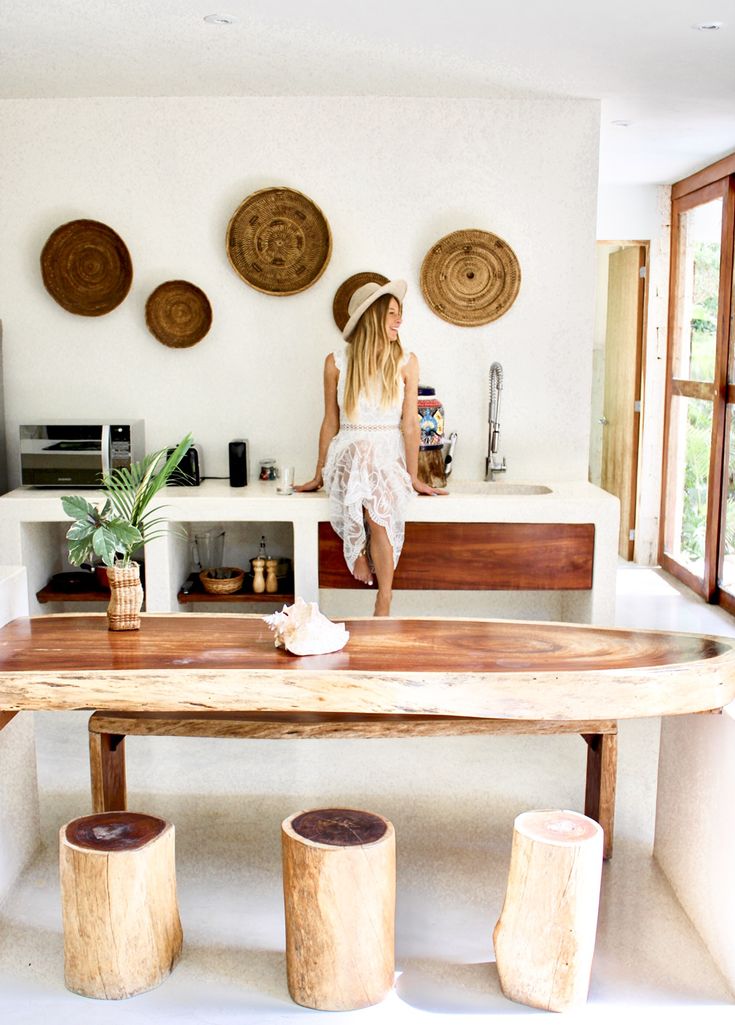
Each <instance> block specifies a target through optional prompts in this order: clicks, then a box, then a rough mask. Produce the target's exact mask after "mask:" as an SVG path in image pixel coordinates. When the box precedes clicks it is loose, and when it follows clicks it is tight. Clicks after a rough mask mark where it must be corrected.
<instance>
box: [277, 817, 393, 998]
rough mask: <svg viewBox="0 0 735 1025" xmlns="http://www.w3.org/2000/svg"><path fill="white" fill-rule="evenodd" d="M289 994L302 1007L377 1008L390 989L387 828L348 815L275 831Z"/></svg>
mask: <svg viewBox="0 0 735 1025" xmlns="http://www.w3.org/2000/svg"><path fill="white" fill-rule="evenodd" d="M281 841H282V850H283V895H284V905H285V911H286V969H287V975H288V991H289V993H290V994H291V997H292V999H293V1000H294V1001H295V1002H296V1003H297V1004H301V1005H302V1006H304V1007H313V1008H316V1009H317V1010H322V1011H347V1010H353V1009H356V1008H359V1007H369V1006H370V1005H371V1004H377V1003H379V1001H381V1000H382V999H383V997H384V996H385V995H386V994H387V993H388V992H389V990H390V989H391V987H392V986H393V977H394V965H395V955H394V946H395V900H396V883H395V874H396V845H395V832H394V830H393V826H392V825H391V823H390V822H389V821H388V820H387V819H384V818H381V816H380V815H373V814H372V813H371V812H366V811H356V810H353V809H349V808H324V809H317V810H314V811H307V812H300V813H298V814H296V815H292V816H290V817H289V818H287V819H286V820H285V821H284V822H283V824H282V826H281Z"/></svg>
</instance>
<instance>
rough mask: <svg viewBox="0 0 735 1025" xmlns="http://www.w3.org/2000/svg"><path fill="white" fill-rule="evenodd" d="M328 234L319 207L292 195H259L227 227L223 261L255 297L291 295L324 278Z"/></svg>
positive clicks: (273, 191)
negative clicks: (252, 290) (233, 270)
mask: <svg viewBox="0 0 735 1025" xmlns="http://www.w3.org/2000/svg"><path fill="white" fill-rule="evenodd" d="M331 254H332V233H331V232H330V230H329V224H328V223H327V219H326V217H325V216H324V214H323V213H322V212H321V210H320V209H319V207H318V206H317V205H316V204H315V203H313V202H312V201H311V200H310V199H308V198H307V197H306V196H303V195H302V194H301V193H300V192H296V191H295V190H294V189H261V190H260V191H259V192H254V193H253V194H252V195H251V196H248V198H247V199H246V200H245V201H244V202H243V203H241V204H240V206H239V207H238V208H237V210H236V211H235V213H234V214H233V216H232V219H231V220H230V223H229V225H228V226H227V255H228V257H229V260H230V263H231V264H232V266H233V267H234V268H235V270H236V271H237V273H238V274H239V275H240V277H241V278H242V279H243V281H245V282H247V284H248V285H251V286H252V287H253V288H257V290H258V291H259V292H266V293H267V294H268V295H295V294H296V293H297V292H303V291H304V290H305V289H307V288H309V287H310V285H313V284H314V282H315V281H318V280H319V278H320V277H321V276H322V274H323V273H324V270H325V268H326V266H327V264H328V263H329V257H330V256H331Z"/></svg>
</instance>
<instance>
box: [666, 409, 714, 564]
mask: <svg viewBox="0 0 735 1025" xmlns="http://www.w3.org/2000/svg"><path fill="white" fill-rule="evenodd" d="M711 444H712V403H711V402H707V401H705V400H702V399H687V398H683V397H682V396H680V395H675V396H673V397H672V400H671V416H670V420H669V451H668V467H667V481H666V529H665V537H664V550H665V551H666V554H667V555H669V556H670V557H671V558H672V559H675V560H676V562H678V563H680V564H681V565H682V566H684V567H685V568H686V569H688V570H689V571H690V572H691V573H694V574H695V576H697V577H699V578H700V580H703V579H704V545H705V534H706V530H707V497H708V481H709V464H710V446H711Z"/></svg>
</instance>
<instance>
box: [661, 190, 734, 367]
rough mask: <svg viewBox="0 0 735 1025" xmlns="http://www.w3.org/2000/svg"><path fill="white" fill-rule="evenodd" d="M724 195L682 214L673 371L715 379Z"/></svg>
mask: <svg viewBox="0 0 735 1025" xmlns="http://www.w3.org/2000/svg"><path fill="white" fill-rule="evenodd" d="M721 238H722V199H721V198H718V199H713V200H712V201H711V202H709V203H703V204H702V205H701V206H695V207H694V208H693V209H692V210H686V211H685V212H684V213H682V214H680V216H679V252H678V279H677V288H676V295H677V311H676V312H677V316H676V321H675V322H676V335H675V337H674V363H673V375H674V377H678V378H680V379H682V380H687V381H714V379H715V354H716V343H717V314H718V308H719V290H720V244H721Z"/></svg>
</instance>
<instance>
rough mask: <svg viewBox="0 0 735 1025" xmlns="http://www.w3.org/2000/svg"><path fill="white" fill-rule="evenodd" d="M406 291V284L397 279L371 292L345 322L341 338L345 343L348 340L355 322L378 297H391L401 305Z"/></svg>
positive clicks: (355, 325) (355, 324)
mask: <svg viewBox="0 0 735 1025" xmlns="http://www.w3.org/2000/svg"><path fill="white" fill-rule="evenodd" d="M376 283H377V282H376ZM407 289H408V285H407V284H406V282H405V281H401V280H400V279H397V280H396V281H388V282H387V283H386V284H385V285H381V286H380V288H378V289H376V291H375V292H373V294H372V295H370V296H368V298H367V299H365V301H364V302H362V303H360V305H359V306H358V307H357V309H356V310H355V312H354V313H353V314H352V316H351V317H350V319H349V320H348V321H347V323H346V324H345V326H344V327H343V328H342V337H343V338H344V339H345V341H347V340H348V339H349V337H350V335H351V334H352V332H353V331H354V330H355V328H356V327H357V322H358V320H359V319H360V317H361V316H362V315H363V313H364V312H365V310H366V309H367V308H368V307H369V306H372V305H373V303H374V302H375V301H376V300H377V299H380V297H381V296H383V295H392V296H393V297H394V298H396V299H397V300H398V302H399V303H402V302H403V300H404V298H405V295H406V291H407Z"/></svg>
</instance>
